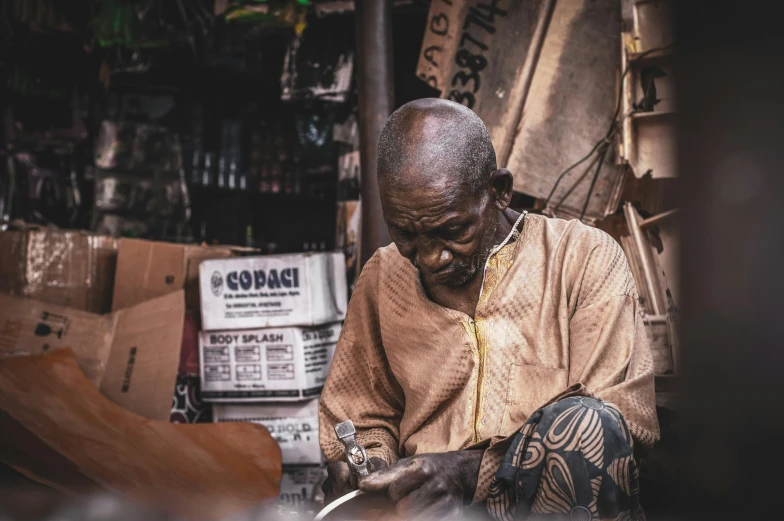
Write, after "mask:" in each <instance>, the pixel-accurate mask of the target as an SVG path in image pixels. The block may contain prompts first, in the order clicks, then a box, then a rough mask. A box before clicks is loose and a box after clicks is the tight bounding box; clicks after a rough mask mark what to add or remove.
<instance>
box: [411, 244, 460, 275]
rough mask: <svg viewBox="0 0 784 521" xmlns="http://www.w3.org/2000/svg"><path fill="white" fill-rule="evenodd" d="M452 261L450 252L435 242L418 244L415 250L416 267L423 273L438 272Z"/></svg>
mask: <svg viewBox="0 0 784 521" xmlns="http://www.w3.org/2000/svg"><path fill="white" fill-rule="evenodd" d="M423 242H424V241H423ZM452 259H453V256H452V252H451V251H449V250H447V249H446V248H444V247H443V246H441V245H440V244H438V243H437V242H435V241H428V242H425V243H424V244H423V243H420V244H419V247H418V248H417V259H416V260H417V266H419V268H420V269H423V270H425V271H429V272H435V271H438V270H440V269H441V268H443V267H444V266H446V265H448V264H449V263H450V262H452Z"/></svg>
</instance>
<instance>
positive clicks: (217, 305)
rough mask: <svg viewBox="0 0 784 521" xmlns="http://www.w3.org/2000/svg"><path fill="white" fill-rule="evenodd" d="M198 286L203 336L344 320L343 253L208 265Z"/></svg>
mask: <svg viewBox="0 0 784 521" xmlns="http://www.w3.org/2000/svg"><path fill="white" fill-rule="evenodd" d="M199 284H200V289H201V293H200V295H201V311H202V325H203V327H204V329H205V330H207V331H212V330H222V329H223V330H226V329H242V328H247V327H259V326H261V327H282V326H311V325H316V324H322V323H328V322H335V321H338V320H342V319H343V318H345V316H346V304H347V302H346V300H347V298H346V297H347V290H346V280H345V269H344V257H343V255H342V254H341V253H311V254H295V255H268V256H262V257H235V258H230V259H214V260H207V261H204V262H202V264H201V265H200V267H199Z"/></svg>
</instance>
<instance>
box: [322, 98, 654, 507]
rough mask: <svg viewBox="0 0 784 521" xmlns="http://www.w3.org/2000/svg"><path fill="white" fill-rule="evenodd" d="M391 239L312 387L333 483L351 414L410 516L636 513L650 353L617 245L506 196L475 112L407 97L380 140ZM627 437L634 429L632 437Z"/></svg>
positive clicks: (344, 478) (649, 410) (650, 427)
mask: <svg viewBox="0 0 784 521" xmlns="http://www.w3.org/2000/svg"><path fill="white" fill-rule="evenodd" d="M378 147H379V161H378V176H379V183H380V190H381V202H382V207H383V212H384V219H385V220H386V222H387V225H388V227H389V232H390V235H391V237H392V240H393V241H394V244H390V245H389V246H387V247H385V248H381V249H379V250H378V251H377V252H376V254H375V255H374V256H373V257H372V258H371V259H370V260H369V261H368V262H367V264H366V265H365V267H364V269H363V270H362V274H361V276H360V279H359V282H358V284H357V287H356V290H355V291H354V294H353V296H352V299H351V303H350V305H349V309H348V315H347V317H346V322H345V326H344V328H343V333H342V335H341V337H340V340H339V342H338V346H337V350H336V353H335V358H334V361H333V363H332V369H331V371H330V374H329V377H328V378H327V382H326V385H325V387H324V392H323V394H322V397H321V403H320V410H319V416H320V429H321V431H320V443H321V447H322V450H323V451H324V454H325V456H326V458H327V460H328V461H329V463H330V467H329V479H328V480H327V482H326V483H325V486H324V488H325V494H326V496H327V498H328V499H331V498H334V497H337V496H339V495H342V494H344V493H346V492H347V491H349V490H350V489H351V488H353V487H356V486H357V483H356V481H355V480H353V479H352V477H351V475H350V472H349V470H348V466H347V465H346V464H345V463H344V462H343V461H341V460H342V459H343V448H342V446H341V444H340V443H339V442H338V441H337V440H336V438H335V436H334V430H333V429H334V426H335V424H336V423H338V422H341V421H343V420H347V419H350V420H352V421H353V422H354V424H355V426H356V428H357V433H358V435H357V439H358V441H359V443H361V444H363V445H364V446H365V447H366V448H367V452H368V455H369V456H370V458H371V459H370V461H371V464H372V465H371V466H372V468H373V470H374V471H375V472H374V473H372V474H371V475H370V476H368V477H366V478H363V479H362V481H361V482H360V483H359V484H358V486H359V487H360V488H361V489H363V490H365V491H368V492H382V493H385V494H386V495H387V497H388V498H389V499H390V500H391V501H392V502H393V503H394V504H395V505H396V507H397V513H398V515H400V516H401V517H403V518H406V519H413V518H428V519H436V518H443V517H446V516H449V515H453V514H458V513H460V512H462V510H463V508H464V506H466V505H470V504H477V505H481V507H482V508H485V507H484V505H485V504H486V508H487V511H488V512H489V514H490V515H492V516H493V517H494V518H496V519H511V518H513V517H514V516H517V517H523V518H524V517H526V516H528V517H530V518H534V517H536V518H539V517H541V516H544V517H561V516H565V517H564V518H566V519H580V520H583V519H584V520H589V519H607V518H612V519H616V518H617V519H636V518H637V517H640V516H642V512H641V510H640V508H639V504H638V496H639V489H638V473H637V466H636V463H635V460H634V456H633V447H634V441H636V442H637V444H638V446H640V445H641V446H643V447H649V446H651V445H652V444H653V443H654V442H655V441H656V439H657V438H658V435H659V431H658V424H657V421H656V416H655V409H654V390H653V364H652V361H651V355H650V351H649V347H648V344H647V340H646V336H645V330H644V329H643V324H642V320H641V317H640V312H641V310H640V308H639V305H638V301H637V294H636V289H635V286H634V280H633V279H632V276H631V273H630V271H629V267H628V265H627V263H626V259H625V257H624V254H623V251H622V250H621V248H620V247H619V245H618V244H617V243H616V242H615V241H614V240H613V239H612V238H611V237H609V236H608V235H606V234H605V233H603V232H601V231H599V230H597V229H594V228H591V227H588V226H585V225H583V224H582V223H580V222H579V221H564V220H560V219H549V218H546V217H543V216H539V215H527V214H525V213H523V214H520V213H518V212H516V211H514V210H512V209H511V208H509V203H510V201H511V198H512V182H513V179H512V174H511V173H510V172H509V171H508V170H506V169H504V168H501V169H499V168H498V167H497V165H496V158H495V151H494V150H493V146H492V144H491V142H490V137H489V135H488V133H487V129H486V128H485V126H484V124H483V123H482V121H481V120H480V119H479V118H478V117H477V116H476V115H475V114H474V113H473V112H471V111H470V110H469V109H467V108H465V107H463V106H462V105H458V104H456V103H452V102H449V101H444V100H437V99H425V100H418V101H414V102H411V103H408V104H406V105H404V106H403V107H401V108H400V109H398V110H397V111H396V112H395V113H394V114H392V116H391V117H390V118H389V120H388V121H387V123H386V125H385V126H384V129H383V131H382V133H381V137H380V139H379V145H378ZM633 440H634V441H633Z"/></svg>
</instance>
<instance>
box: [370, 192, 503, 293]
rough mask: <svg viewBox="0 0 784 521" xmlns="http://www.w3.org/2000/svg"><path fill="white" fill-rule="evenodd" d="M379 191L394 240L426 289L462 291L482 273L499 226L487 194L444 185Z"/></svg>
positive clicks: (490, 199)
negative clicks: (422, 280)
mask: <svg viewBox="0 0 784 521" xmlns="http://www.w3.org/2000/svg"><path fill="white" fill-rule="evenodd" d="M381 192H382V193H381V201H382V207H383V210H384V220H385V221H386V222H387V226H388V227H389V233H390V235H391V237H392V240H393V241H394V242H395V244H396V245H397V248H398V250H399V251H400V253H401V254H402V255H403V256H404V257H406V258H407V259H408V260H410V261H411V262H412V263H413V264H414V266H416V267H417V268H418V269H419V271H420V273H421V275H422V278H423V279H424V282H425V284H426V286H432V285H445V286H453V287H454V286H461V285H463V284H465V283H467V282H468V281H470V280H472V279H473V277H474V276H475V275H476V274H477V273H481V272H482V269H483V268H484V263H485V261H486V260H487V257H488V256H489V254H490V251H491V249H492V247H493V239H494V237H495V233H496V229H497V226H498V211H497V209H496V208H495V205H494V204H493V201H492V198H491V196H490V193H489V190H487V189H485V190H482V191H481V192H480V193H472V192H471V191H470V189H468V187H464V186H462V185H459V184H457V183H447V182H442V183H430V184H428V185H427V186H419V187H416V188H410V187H409V188H393V187H382V190H381Z"/></svg>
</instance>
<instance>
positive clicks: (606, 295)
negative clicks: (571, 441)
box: [474, 229, 659, 502]
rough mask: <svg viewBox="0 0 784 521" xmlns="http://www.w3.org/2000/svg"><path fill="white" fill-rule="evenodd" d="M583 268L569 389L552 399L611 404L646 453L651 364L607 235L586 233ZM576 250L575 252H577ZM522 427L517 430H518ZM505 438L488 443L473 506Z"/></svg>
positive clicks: (632, 297) (650, 432)
mask: <svg viewBox="0 0 784 521" xmlns="http://www.w3.org/2000/svg"><path fill="white" fill-rule="evenodd" d="M583 239H584V241H583V244H584V245H585V246H584V248H585V254H583V255H579V254H577V255H575V257H576V258H584V259H585V262H584V263H583V265H582V266H581V267H580V269H579V270H577V271H578V276H576V277H575V279H576V280H575V286H574V292H575V295H576V298H575V300H574V303H573V305H572V306H571V309H570V310H569V312H570V313H571V318H570V321H569V387H568V388H567V389H566V390H565V391H564V392H563V393H561V394H560V395H558V396H556V397H553V398H552V399H551V400H550V402H548V403H553V402H555V401H558V400H560V399H563V398H566V397H568V396H575V395H583V396H593V397H595V398H599V399H601V400H605V401H608V402H611V403H613V404H615V405H616V406H617V407H618V408H619V409H620V411H621V413H622V414H623V416H624V419H625V420H626V422H627V424H628V425H629V430H630V431H631V433H632V435H633V436H634V438H635V439H636V440H637V441H638V442H640V443H641V444H642V445H643V446H644V447H647V448H649V447H650V446H652V445H653V443H654V442H655V441H656V440H657V439H658V437H659V424H658V421H657V419H656V408H655V395H654V387H653V362H652V359H651V353H650V347H649V344H648V338H647V336H646V333H645V329H644V326H643V323H642V317H641V315H640V313H641V310H640V308H639V303H638V299H637V290H636V288H635V285H634V279H633V277H632V274H631V271H630V269H629V265H628V263H627V261H626V256H625V254H624V253H623V250H622V249H621V247H620V245H619V244H618V243H617V242H616V241H615V240H614V239H613V238H612V237H610V236H609V235H607V234H606V233H604V232H601V231H599V230H596V229H589V230H587V232H586V235H585V237H584V238H583ZM581 246H582V244H578V245H576V246H575V248H576V250H577V252H578V253H579V250H580V248H581ZM520 427H522V425H521V426H520ZM510 445H511V437H510V438H506V439H495V440H492V442H491V446H490V448H488V449H487V450H486V451H485V454H484V457H483V458H482V462H481V465H480V467H479V471H478V478H477V487H476V493H475V495H474V501H475V502H478V501H484V500H485V499H486V498H487V494H488V490H489V487H490V483H491V481H492V479H493V477H494V476H495V474H496V472H497V470H498V468H499V466H500V464H501V462H502V461H503V459H504V455H505V454H506V451H507V449H508V448H509V446H510Z"/></svg>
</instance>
